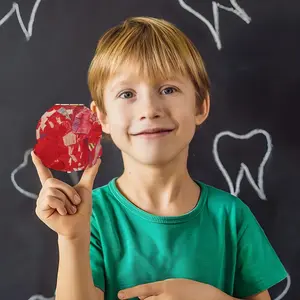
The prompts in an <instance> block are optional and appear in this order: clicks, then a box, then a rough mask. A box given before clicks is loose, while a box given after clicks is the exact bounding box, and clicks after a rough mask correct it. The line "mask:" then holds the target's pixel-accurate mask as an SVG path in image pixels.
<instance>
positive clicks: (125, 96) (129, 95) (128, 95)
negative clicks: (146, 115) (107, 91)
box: [119, 91, 133, 99]
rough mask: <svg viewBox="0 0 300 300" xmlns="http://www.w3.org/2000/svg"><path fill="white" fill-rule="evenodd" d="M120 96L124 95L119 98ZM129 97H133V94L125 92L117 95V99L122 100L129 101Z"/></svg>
mask: <svg viewBox="0 0 300 300" xmlns="http://www.w3.org/2000/svg"><path fill="white" fill-rule="evenodd" d="M122 95H124V97H121V96H122ZM131 96H133V93H132V92H130V91H125V92H123V93H121V94H120V95H119V97H120V98H122V99H130V98H131Z"/></svg>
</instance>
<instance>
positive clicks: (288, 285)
mask: <svg viewBox="0 0 300 300" xmlns="http://www.w3.org/2000/svg"><path fill="white" fill-rule="evenodd" d="M291 284H292V280H291V276H290V275H289V274H288V276H287V278H286V287H285V289H284V290H283V292H282V293H281V294H280V295H279V296H277V297H276V298H275V299H274V300H281V299H283V297H284V296H285V295H286V294H287V293H288V291H289V289H290V287H291Z"/></svg>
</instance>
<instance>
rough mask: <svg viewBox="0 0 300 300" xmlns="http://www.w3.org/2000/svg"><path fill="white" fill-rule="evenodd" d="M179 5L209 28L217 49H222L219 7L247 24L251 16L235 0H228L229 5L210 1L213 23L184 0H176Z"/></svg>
mask: <svg viewBox="0 0 300 300" xmlns="http://www.w3.org/2000/svg"><path fill="white" fill-rule="evenodd" d="M178 2H179V4H180V6H181V7H182V8H183V9H185V10H186V11H188V12H190V13H191V14H193V15H194V16H195V17H196V18H198V19H199V20H200V21H202V22H203V23H204V24H205V25H206V26H207V27H208V29H209V30H210V32H211V34H212V36H213V38H214V40H215V43H216V45H217V48H218V49H219V50H221V49H222V42H221V36H220V25H219V19H220V18H219V9H223V10H225V11H228V12H231V13H233V14H235V15H237V16H238V17H239V18H241V19H242V20H243V21H244V22H246V23H247V24H249V23H250V22H251V18H250V17H249V16H248V15H247V13H246V12H245V11H244V9H243V8H242V7H241V6H239V5H238V4H237V2H236V0H230V4H231V5H232V7H230V6H224V5H222V4H220V3H218V2H216V1H212V10H213V16H214V25H212V24H211V23H210V22H209V20H208V19H207V18H205V17H204V16H203V15H202V14H200V13H199V12H198V11H196V10H195V9H194V8H192V7H191V6H189V5H188V4H186V2H185V1H184V0H178Z"/></svg>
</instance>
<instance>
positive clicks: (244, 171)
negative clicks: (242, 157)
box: [213, 129, 272, 200]
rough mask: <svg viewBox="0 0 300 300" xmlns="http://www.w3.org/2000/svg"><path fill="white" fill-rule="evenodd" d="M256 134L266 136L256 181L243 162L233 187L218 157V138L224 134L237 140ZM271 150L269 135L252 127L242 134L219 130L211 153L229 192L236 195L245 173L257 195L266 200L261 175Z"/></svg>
mask: <svg viewBox="0 0 300 300" xmlns="http://www.w3.org/2000/svg"><path fill="white" fill-rule="evenodd" d="M257 134H262V135H264V136H265V138H266V142H267V149H266V152H265V155H264V157H263V159H262V161H261V164H260V166H259V167H258V182H257V183H256V182H255V180H254V179H253V177H252V175H251V173H250V171H249V168H248V167H247V165H246V164H244V163H243V162H242V163H241V165H240V170H239V173H238V175H237V178H236V181H235V187H234V185H233V180H232V179H231V178H230V176H229V174H228V172H227V170H226V169H225V167H224V165H223V164H222V162H221V160H220V157H219V152H218V143H219V140H220V139H221V138H222V137H224V136H230V137H232V138H234V139H238V140H247V139H250V138H251V137H253V136H254V135H257ZM271 151H272V140H271V136H270V134H269V133H268V132H267V131H265V130H263V129H254V130H252V131H250V132H249V133H247V134H244V135H239V134H236V133H233V132H231V131H223V132H220V133H219V134H217V135H216V137H215V139H214V144H213V155H214V159H215V161H216V164H217V166H218V167H219V169H220V171H221V172H222V174H223V176H224V177H225V179H226V181H227V183H228V186H229V190H230V193H231V194H233V195H235V196H238V194H239V193H240V184H241V181H242V179H243V177H244V174H246V177H247V179H248V181H249V183H250V184H251V185H252V187H253V188H254V190H255V191H256V192H257V194H258V196H259V197H260V198H261V199H262V200H267V197H266V194H265V192H264V183H263V177H264V167H265V164H266V162H267V160H268V159H269V156H270V154H271Z"/></svg>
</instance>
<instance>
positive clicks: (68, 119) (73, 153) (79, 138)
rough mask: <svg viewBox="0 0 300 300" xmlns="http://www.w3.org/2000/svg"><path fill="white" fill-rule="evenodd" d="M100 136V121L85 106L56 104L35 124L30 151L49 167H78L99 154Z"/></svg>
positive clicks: (93, 162)
mask: <svg viewBox="0 0 300 300" xmlns="http://www.w3.org/2000/svg"><path fill="white" fill-rule="evenodd" d="M101 137H102V128H101V124H100V122H99V120H98V119H97V116H96V114H95V113H93V112H92V111H91V110H90V109H88V108H87V107H86V106H84V105H83V104H56V105H54V106H52V107H51V108H50V109H49V110H47V112H45V113H44V114H43V116H42V117H41V119H40V120H39V122H38V124H37V127H36V139H37V142H36V145H35V147H34V153H35V154H36V155H37V156H38V157H39V158H40V159H41V161H42V162H43V164H44V165H45V166H46V167H48V168H50V169H53V170H57V171H63V172H68V173H71V172H74V171H82V170H84V169H86V168H88V167H91V166H93V165H94V164H95V163H96V161H97V158H98V157H100V156H101V155H102V147H101V144H100V142H101Z"/></svg>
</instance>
